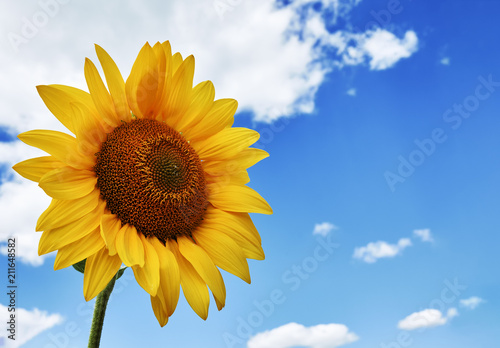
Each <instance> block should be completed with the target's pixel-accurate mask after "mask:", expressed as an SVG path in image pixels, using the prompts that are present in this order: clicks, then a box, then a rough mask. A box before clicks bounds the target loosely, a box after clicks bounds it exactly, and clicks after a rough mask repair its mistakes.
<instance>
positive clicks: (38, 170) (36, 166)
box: [12, 156, 65, 182]
mask: <svg viewBox="0 0 500 348" xmlns="http://www.w3.org/2000/svg"><path fill="white" fill-rule="evenodd" d="M64 166H65V164H64V163H62V162H61V161H59V160H58V159H56V158H55V157H53V156H43V157H36V158H30V159H28V160H26V161H22V162H19V163H17V164H15V165H14V166H13V167H12V169H14V170H15V171H16V172H17V173H18V174H19V175H21V176H22V177H25V178H26V179H28V180H31V181H35V182H39V181H40V178H41V177H42V176H44V175H45V174H47V173H48V172H50V171H51V170H54V169H57V168H61V167H64Z"/></svg>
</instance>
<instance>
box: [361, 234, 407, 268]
mask: <svg viewBox="0 0 500 348" xmlns="http://www.w3.org/2000/svg"><path fill="white" fill-rule="evenodd" d="M411 245H412V244H411V240H410V239H409V238H401V239H400V240H399V241H398V242H397V244H389V243H387V242H384V241H378V242H374V243H368V245H366V246H364V247H359V248H356V249H354V254H353V257H354V258H355V259H360V260H362V261H364V262H367V263H374V262H376V261H377V260H378V259H381V258H388V257H394V256H396V255H398V254H401V252H402V251H403V250H404V249H405V248H407V247H409V246H411Z"/></svg>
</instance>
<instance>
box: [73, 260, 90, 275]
mask: <svg viewBox="0 0 500 348" xmlns="http://www.w3.org/2000/svg"><path fill="white" fill-rule="evenodd" d="M86 262H87V259H83V260H82V261H80V262H77V263H75V264H74V265H73V268H74V269H76V270H77V271H78V272H80V273H84V272H85V263H86Z"/></svg>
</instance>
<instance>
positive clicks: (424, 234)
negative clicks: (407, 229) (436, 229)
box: [413, 228, 434, 243]
mask: <svg viewBox="0 0 500 348" xmlns="http://www.w3.org/2000/svg"><path fill="white" fill-rule="evenodd" d="M413 236H414V237H416V238H420V240H421V241H422V242H429V243H432V242H434V238H433V237H432V234H431V230H430V229H428V228H426V229H422V230H414V231H413Z"/></svg>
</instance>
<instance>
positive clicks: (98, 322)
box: [88, 271, 123, 348]
mask: <svg viewBox="0 0 500 348" xmlns="http://www.w3.org/2000/svg"><path fill="white" fill-rule="evenodd" d="M121 273H122V274H123V271H122V272H121ZM119 276H120V271H118V273H116V275H115V276H114V277H113V278H111V281H110V282H109V283H108V285H107V286H106V288H104V290H103V291H101V292H100V293H99V295H97V298H96V300H95V306H94V317H93V318H92V326H91V328H90V336H89V345H88V348H99V344H100V342H101V335H102V327H103V324H104V315H105V314H106V307H107V305H108V300H109V297H110V296H111V292H112V291H113V288H114V287H115V282H116V279H117V278H119Z"/></svg>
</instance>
